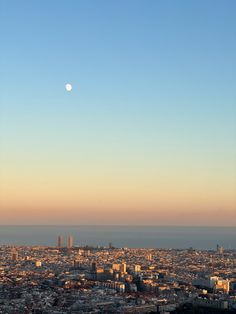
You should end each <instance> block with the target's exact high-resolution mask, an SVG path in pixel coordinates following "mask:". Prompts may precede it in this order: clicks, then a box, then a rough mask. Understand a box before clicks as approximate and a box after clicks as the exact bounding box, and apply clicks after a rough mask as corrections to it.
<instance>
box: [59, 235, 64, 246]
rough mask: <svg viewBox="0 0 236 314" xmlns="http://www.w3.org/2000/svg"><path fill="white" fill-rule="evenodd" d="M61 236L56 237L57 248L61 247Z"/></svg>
mask: <svg viewBox="0 0 236 314" xmlns="http://www.w3.org/2000/svg"><path fill="white" fill-rule="evenodd" d="M63 242H64V241H63V236H59V237H58V239H57V246H58V247H59V248H62V247H63Z"/></svg>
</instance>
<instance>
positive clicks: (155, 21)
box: [0, 0, 236, 226]
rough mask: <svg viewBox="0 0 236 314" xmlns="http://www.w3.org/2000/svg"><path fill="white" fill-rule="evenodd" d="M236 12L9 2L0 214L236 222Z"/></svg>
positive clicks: (206, 5) (1, 29) (135, 1)
mask: <svg viewBox="0 0 236 314" xmlns="http://www.w3.org/2000/svg"><path fill="white" fill-rule="evenodd" d="M235 12H236V2H235V1H234V0H228V1H223V0H221V1H219V0H198V1H189V0H179V1H170V0H159V1H155V0H148V1H145V0H128V1H127V0H119V1H110V0H99V1H92V0H83V1H82V0H67V1H65V0H59V1H58V0H50V1H48V0H40V1H31V0H23V1H17V0H3V1H1V2H0V38H1V50H0V91H1V92H0V213H1V224H136V225H140V224H145V225H216V226H218V225H224V226H229V225H231V226H235V221H236V123H235V121H236V87H235V85H236V19H235ZM66 83H71V84H72V85H73V89H72V91H71V92H67V91H66V89H65V84H66Z"/></svg>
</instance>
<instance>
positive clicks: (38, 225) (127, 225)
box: [0, 224, 236, 228]
mask: <svg viewBox="0 0 236 314" xmlns="http://www.w3.org/2000/svg"><path fill="white" fill-rule="evenodd" d="M27 226H28V227H113V226H114V227H180V228H189V227H194V228H201V227H202V228H204V227H208V228H236V225H153V224H137V225H136V224H0V227H27Z"/></svg>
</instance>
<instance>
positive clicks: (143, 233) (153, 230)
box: [0, 226, 236, 249]
mask: <svg viewBox="0 0 236 314" xmlns="http://www.w3.org/2000/svg"><path fill="white" fill-rule="evenodd" d="M59 235H62V236H64V239H65V242H66V237H67V236H68V235H72V236H73V239H74V245H79V246H81V245H82V246H84V245H93V246H95V245H105V246H108V244H109V242H111V243H112V244H113V245H114V246H116V247H130V248H135V247H136V248H142V247H143V248H144V247H145V248H189V247H193V248H197V249H215V247H216V245H217V244H220V245H222V246H223V247H225V248H226V249H236V227H172V226H171V227H170V226H168V227H165V226H0V244H1V245H45V246H52V245H56V243H57V237H58V236H59Z"/></svg>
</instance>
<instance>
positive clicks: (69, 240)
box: [67, 235, 73, 249]
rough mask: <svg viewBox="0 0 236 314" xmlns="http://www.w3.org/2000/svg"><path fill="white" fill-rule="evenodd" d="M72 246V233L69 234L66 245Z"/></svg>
mask: <svg viewBox="0 0 236 314" xmlns="http://www.w3.org/2000/svg"><path fill="white" fill-rule="evenodd" d="M72 246H73V237H72V235H69V237H68V243H67V247H68V249H71V248H72Z"/></svg>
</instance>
